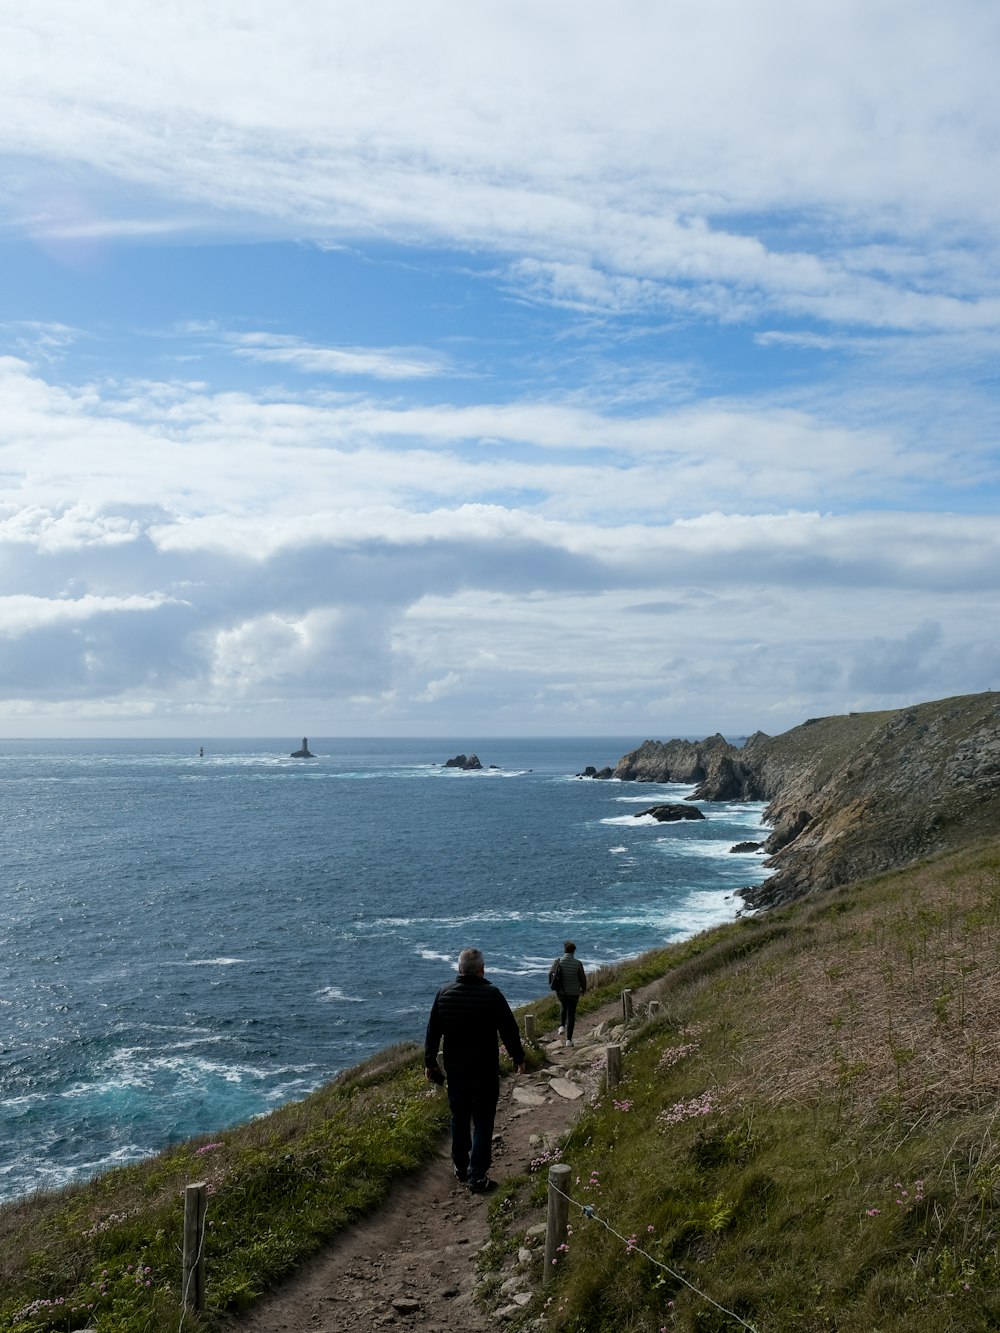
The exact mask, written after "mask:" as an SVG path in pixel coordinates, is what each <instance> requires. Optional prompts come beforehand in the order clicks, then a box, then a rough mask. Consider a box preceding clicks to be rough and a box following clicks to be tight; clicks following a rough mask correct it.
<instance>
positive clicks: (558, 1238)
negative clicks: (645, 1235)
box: [544, 1162, 759, 1333]
mask: <svg viewBox="0 0 1000 1333" xmlns="http://www.w3.org/2000/svg"><path fill="white" fill-rule="evenodd" d="M569 1174H570V1168H569V1167H568V1166H567V1165H566V1163H565V1162H563V1163H560V1165H558V1166H553V1167H550V1168H549V1211H548V1219H549V1220H548V1224H547V1227H546V1232H545V1270H546V1271H545V1279H544V1280H546V1281H547V1280H549V1277H550V1274H551V1271H552V1266H553V1264H555V1263H556V1262H557V1259H556V1256H557V1253H558V1250H559V1246H560V1245H562V1244H564V1242H565V1237H566V1220H565V1219H566V1217H567V1216H568V1213H569V1205H570V1204H572V1205H573V1207H574V1208H579V1210H580V1212H581V1213H582V1214H583V1216H584V1217H586V1218H587V1219H588V1220H589V1221H592V1222H599V1223H600V1224H601V1226H602V1227H604V1229H605V1231H609V1232H610V1233H611V1235H612V1236H615V1237H616V1238H617V1239H618V1240H620V1241H622V1242H623V1244H624V1245H625V1247H626V1250H627V1252H628V1253H629V1254H641V1255H642V1257H643V1258H644V1259H646V1260H648V1261H649V1262H650V1263H651V1264H653V1265H654V1266H655V1267H656V1268H662V1270H663V1271H664V1272H665V1273H669V1274H670V1276H671V1277H673V1278H676V1279H677V1281H678V1282H683V1283H684V1285H685V1287H689V1288H690V1289H691V1291H693V1292H694V1293H695V1295H696V1296H700V1297H701V1298H702V1300H705V1301H708V1303H709V1305H712V1306H714V1307H715V1309H716V1310H719V1311H720V1312H721V1313H722V1314H724V1315H728V1316H729V1318H730V1319H735V1320H736V1322H737V1323H738V1324H740V1325H741V1326H742V1327H743V1328H746V1329H749V1330H750V1333H759V1330H758V1328H757V1326H756V1324H748V1323H747V1321H746V1320H745V1319H743V1318H742V1317H741V1316H740V1315H738V1314H737V1313H736V1311H735V1310H728V1309H727V1308H726V1307H725V1306H724V1305H720V1304H719V1302H718V1301H717V1300H714V1299H713V1298H712V1297H711V1296H709V1294H708V1292H706V1291H702V1290H701V1288H700V1287H696V1286H695V1285H694V1283H693V1282H689V1281H688V1279H687V1278H686V1277H685V1276H684V1274H683V1273H678V1272H677V1270H676V1269H674V1268H671V1267H670V1266H669V1265H668V1264H665V1263H662V1262H661V1261H660V1260H659V1259H656V1258H654V1257H653V1255H651V1254H650V1253H649V1252H648V1251H647V1250H644V1249H642V1247H641V1246H639V1245H636V1243H635V1241H634V1239H630V1238H629V1237H628V1236H623V1235H622V1233H621V1232H620V1231H616V1230H615V1228H614V1227H613V1226H612V1225H611V1223H610V1222H607V1221H605V1219H604V1218H603V1217H598V1216H597V1214H596V1212H595V1211H594V1205H593V1204H589V1203H579V1202H578V1201H577V1200H576V1199H574V1198H572V1197H571V1196H570V1195H569V1194H567V1193H566V1192H565V1190H563V1189H562V1188H561V1186H560V1183H559V1182H560V1181H562V1182H563V1183H565V1184H568V1183H569V1181H568V1179H567V1177H568V1176H569ZM553 1196H557V1197H558V1198H560V1199H561V1200H562V1201H563V1202H562V1206H561V1208H560V1207H558V1206H557V1207H553ZM553 1219H555V1227H554V1226H553ZM559 1219H561V1228H560V1229H559V1230H558V1231H557V1230H556V1229H555V1228H556V1227H559ZM550 1229H552V1234H551V1235H550V1234H549V1231H550Z"/></svg>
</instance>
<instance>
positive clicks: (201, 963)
mask: <svg viewBox="0 0 1000 1333" xmlns="http://www.w3.org/2000/svg"><path fill="white" fill-rule="evenodd" d="M245 962H246V959H245V958H187V959H185V960H184V962H182V963H181V964H180V965H179V966H181V967H235V966H236V964H237V963H245Z"/></svg>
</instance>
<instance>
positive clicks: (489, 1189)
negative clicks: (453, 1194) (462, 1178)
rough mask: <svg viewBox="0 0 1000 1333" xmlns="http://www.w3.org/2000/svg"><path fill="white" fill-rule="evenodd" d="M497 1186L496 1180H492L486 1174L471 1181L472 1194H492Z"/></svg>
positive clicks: (470, 1190) (470, 1189) (470, 1191)
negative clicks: (479, 1178) (480, 1178)
mask: <svg viewBox="0 0 1000 1333" xmlns="http://www.w3.org/2000/svg"><path fill="white" fill-rule="evenodd" d="M496 1188H497V1183H496V1181H495V1180H490V1178H489V1176H484V1177H483V1179H482V1180H470V1181H469V1193H470V1194H492V1193H493V1191H494V1190H495V1189H496Z"/></svg>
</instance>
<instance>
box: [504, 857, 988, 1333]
mask: <svg viewBox="0 0 1000 1333" xmlns="http://www.w3.org/2000/svg"><path fill="white" fill-rule="evenodd" d="M998 969H1000V844H997V843H993V844H990V845H988V846H985V847H981V848H978V849H974V850H966V851H964V852H960V853H955V854H952V855H951V856H949V857H948V858H947V859H941V860H937V861H932V862H928V863H926V864H924V865H922V866H919V867H916V868H912V869H909V870H906V871H900V872H896V873H893V874H888V875H885V876H883V877H881V878H879V879H876V880H873V881H870V882H868V883H865V884H863V885H859V886H856V887H855V888H853V889H850V890H839V891H835V892H833V893H828V894H821V895H818V896H816V897H815V898H812V899H809V900H807V901H804V902H800V903H797V904H794V905H793V906H791V907H788V908H785V909H782V910H780V911H774V912H770V913H768V914H766V915H763V916H758V917H756V918H754V919H752V920H748V921H746V922H744V923H741V924H740V925H738V926H737V927H727V928H724V929H723V930H721V931H718V932H715V940H714V943H713V945H712V947H710V948H709V949H707V950H705V951H703V952H701V953H700V954H699V955H698V957H696V958H693V959H691V960H689V961H687V962H685V963H683V964H682V965H681V966H679V967H677V968H674V969H672V970H671V971H669V972H668V973H667V974H666V975H665V976H664V979H663V982H662V987H661V990H662V994H661V998H662V1002H663V1005H664V1008H665V1014H664V1015H663V1016H662V1017H659V1018H656V1019H655V1020H652V1021H647V1022H645V1023H644V1024H641V1025H639V1026H638V1027H637V1028H636V1029H635V1030H634V1032H633V1034H632V1036H631V1038H630V1044H629V1047H628V1051H627V1054H626V1068H627V1071H628V1078H627V1080H626V1082H625V1083H623V1084H621V1085H619V1087H618V1088H616V1089H614V1090H613V1091H612V1092H611V1093H608V1094H606V1095H605V1096H604V1097H603V1099H602V1100H601V1102H600V1103H599V1104H598V1105H597V1106H596V1107H595V1108H594V1109H593V1110H592V1111H591V1112H589V1113H588V1114H587V1115H586V1117H585V1119H584V1120H583V1121H582V1122H581V1123H580V1125H579V1126H578V1127H577V1129H576V1130H575V1131H574V1133H573V1135H572V1138H571V1140H570V1142H569V1143H568V1145H567V1146H566V1148H565V1150H564V1155H565V1160H566V1161H568V1162H569V1164H570V1165H571V1167H572V1176H571V1179H572V1181H573V1185H572V1191H571V1192H572V1195H573V1203H572V1205H571V1209H570V1212H571V1223H572V1228H573V1231H572V1236H571V1238H570V1240H569V1246H568V1251H567V1252H566V1253H565V1254H564V1255H563V1256H562V1257H561V1259H560V1271H559V1272H558V1274H557V1276H556V1279H555V1281H554V1282H553V1283H552V1284H551V1286H550V1287H549V1288H548V1291H547V1292H546V1293H545V1295H544V1296H543V1297H540V1298H539V1308H544V1309H545V1312H546V1324H545V1327H546V1328H547V1329H550V1330H552V1331H553V1333H564V1331H566V1333H568V1330H573V1331H574V1333H590V1331H593V1333H598V1330H601V1331H602V1333H603V1331H604V1330H608V1331H610V1330H614V1331H615V1333H640V1331H641V1333H658V1331H659V1330H671V1331H672V1330H678V1331H679V1333H695V1330H697V1331H698V1333H708V1331H709V1330H719V1333H721V1331H722V1330H729V1329H738V1328H740V1327H752V1328H754V1329H757V1330H758V1331H759V1333H786V1331H787V1333H792V1330H799V1331H805V1330H810V1331H812V1330H815V1331H816V1333H819V1331H820V1330H834V1329H835V1330H837V1331H838V1333H852V1331H854V1330H856V1331H857V1333H912V1330H914V1329H928V1330H930V1329H933V1330H935V1333H947V1331H948V1330H953V1331H954V1333H959V1331H961V1333H973V1331H974V1330H986V1329H996V1328H998V1327H1000V1267H998V1257H997V1242H998V1239H1000V1211H998V1210H1000V1134H998V1123H997V1120H998V1115H1000V984H998V983H1000V975H998ZM542 1175H544V1172H542V1173H540V1177H539V1179H538V1180H537V1181H535V1182H533V1183H532V1182H526V1183H524V1184H523V1186H522V1188H521V1189H520V1191H517V1192H515V1193H513V1194H512V1196H511V1197H509V1198H508V1199H506V1200H505V1201H504V1208H505V1210H506V1214H507V1216H508V1217H509V1218H510V1219H512V1221H511V1222H510V1223H509V1226H508V1230H509V1234H511V1235H514V1234H516V1232H517V1230H518V1227H519V1225H520V1217H521V1209H522V1208H526V1207H527V1206H528V1203H529V1201H530V1199H531V1198H532V1195H534V1198H535V1201H536V1203H537V1200H538V1199H539V1198H540V1197H541V1192H542V1190H543V1189H544V1181H543V1180H542V1179H541V1176H542ZM585 1206H592V1207H593V1209H594V1212H595V1216H594V1218H593V1219H589V1218H587V1217H586V1216H585V1215H584V1213H583V1211H582V1209H583V1207H585ZM687 1283H690V1284H692V1285H691V1286H689V1285H686V1284H687ZM692 1288H696V1289H697V1290H693V1289H692ZM546 1301H547V1302H548V1303H547V1304H544V1305H543V1302H546Z"/></svg>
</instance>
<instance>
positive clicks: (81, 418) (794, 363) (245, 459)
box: [0, 0, 1000, 762]
mask: <svg viewBox="0 0 1000 1333" xmlns="http://www.w3.org/2000/svg"><path fill="white" fill-rule="evenodd" d="M998 63H1000V7H998V6H997V5H996V4H994V3H992V0H951V3H949V4H948V5H942V4H940V3H939V0H931V2H928V0H755V2H754V4H752V5H750V4H747V3H745V0H658V2H655V3H654V0H615V3H614V4H613V5H611V4H608V3H598V2H596V0H531V3H527V0H523V2H522V0H495V3H492V4H490V5H470V4H469V3H467V0H461V2H459V0H423V3H421V4H420V5H403V4H400V3H398V0H392V2H391V3H390V2H389V0H366V3H365V4H364V5H357V4H348V3H346V0H332V2H331V0H284V3H282V4H280V5H278V4H275V3H273V0H213V3H212V4H211V5H205V4H204V0H173V2H172V3H171V4H170V5H164V4H162V3H159V2H158V0H157V2H155V3H154V0H132V3H130V4H129V5H122V4H120V3H117V2H112V0H32V4H31V5H24V4H23V3H22V2H21V0H16V2H15V0H0V184H2V188H0V736H8V737H96V736H108V737H119V736H122V737H124V736H163V737H182V736H190V737H194V738H199V737H209V736H211V737H226V736H231V737H237V736H258V735H259V736H287V737H289V738H291V739H293V740H296V741H297V740H298V738H299V737H301V735H302V734H303V733H307V734H309V735H316V736H328V737H336V736H338V735H344V736H392V735H399V736H418V735H419V736H433V735H440V736H449V737H451V736H454V737H456V738H459V739H463V738H467V737H468V738H475V737H477V736H504V735H509V736H515V735H524V736H527V735H551V736H560V735H563V736H567V735H593V736H623V735H629V736H631V735H635V736H643V737H645V736H648V737H653V738H658V739H667V738H669V737H671V736H701V735H707V734H710V733H712V732H715V731H722V732H723V733H724V734H727V735H733V736H736V735H745V734H749V733H750V732H753V731H756V730H763V731H766V732H769V733H771V734H776V733H778V732H781V731H783V730H786V729H787V728H789V727H792V726H795V725H797V724H798V723H800V722H802V721H804V720H806V719H807V718H809V717H814V716H825V715H829V714H832V713H843V712H846V711H855V710H869V709H883V708H896V707H902V706H905V705H907V704H909V703H914V702H919V701H923V700H929V699H937V698H942V697H945V696H949V695H954V694H965V693H972V692H978V691H982V690H988V689H992V688H994V687H995V686H1000V638H998V635H997V626H998V624H1000V614H998V612H1000V604H998V603H1000V577H998V576H1000V524H998V499H1000V384H998V373H997V367H998V351H1000V266H998V262H997V261H998V252H1000V227H998V223H1000V189H998V185H997V183H998V181H1000V93H998V91H997V82H996V69H997V66H998ZM597 758H598V759H600V760H601V761H602V762H604V761H606V757H605V756H597ZM611 758H612V759H613V758H614V756H611Z"/></svg>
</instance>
